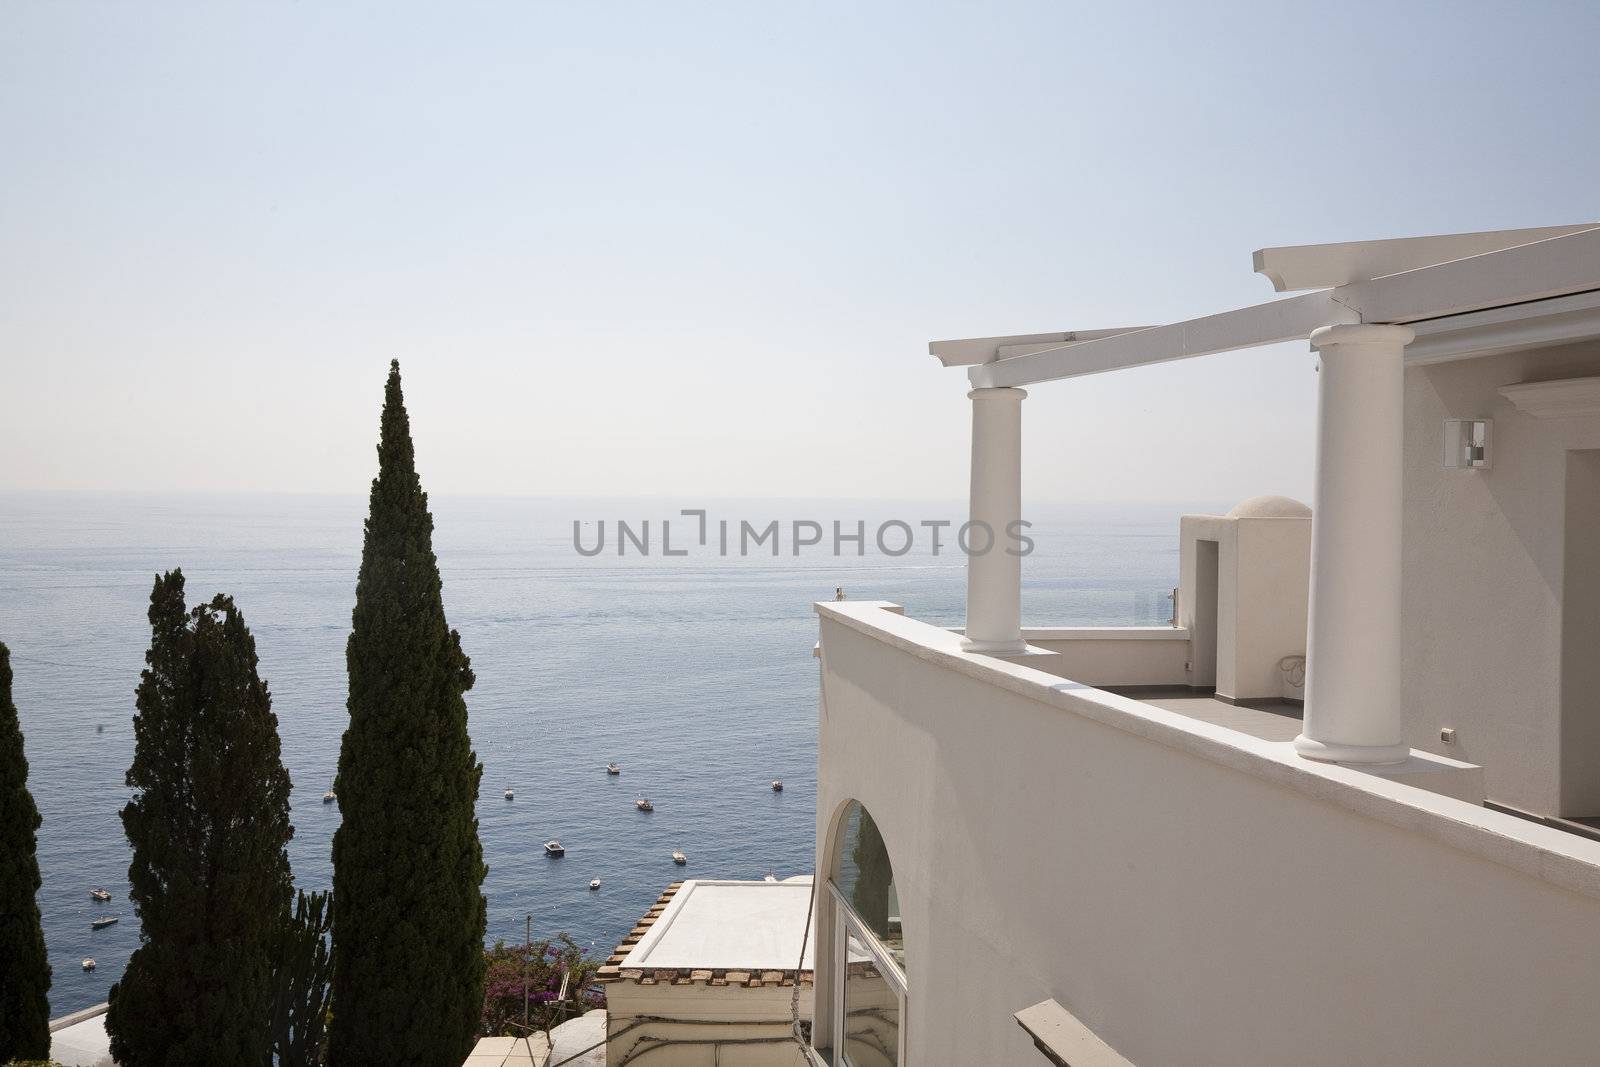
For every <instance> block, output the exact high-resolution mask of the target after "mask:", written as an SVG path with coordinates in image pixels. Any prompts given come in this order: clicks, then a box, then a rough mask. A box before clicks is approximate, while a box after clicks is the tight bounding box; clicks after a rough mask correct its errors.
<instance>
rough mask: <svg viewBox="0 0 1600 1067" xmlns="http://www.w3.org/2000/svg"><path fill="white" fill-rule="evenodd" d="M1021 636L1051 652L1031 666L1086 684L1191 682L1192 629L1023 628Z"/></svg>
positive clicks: (1121, 684) (1160, 627)
mask: <svg viewBox="0 0 1600 1067" xmlns="http://www.w3.org/2000/svg"><path fill="white" fill-rule="evenodd" d="M1022 637H1023V639H1024V640H1025V641H1027V642H1028V645H1029V647H1031V648H1035V649H1043V650H1044V651H1046V652H1050V653H1053V655H1052V656H1040V657H1037V659H1033V660H1030V661H1029V666H1032V667H1036V668H1037V669H1039V670H1042V671H1048V672H1049V673H1051V674H1056V675H1060V676H1061V677H1063V678H1071V679H1073V680H1074V681H1079V682H1084V683H1086V684H1088V685H1110V686H1134V685H1147V686H1181V685H1185V684H1187V681H1188V675H1187V673H1186V672H1185V667H1186V665H1187V663H1188V660H1189V631H1188V630H1185V629H1182V628H1181V627H1176V626H1138V627H1124V628H1094V629H1090V628H1083V629H1074V628H1070V627H1050V628H1045V627H1036V628H1032V629H1029V628H1026V627H1024V628H1023V631H1022Z"/></svg>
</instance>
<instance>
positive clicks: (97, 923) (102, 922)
mask: <svg viewBox="0 0 1600 1067" xmlns="http://www.w3.org/2000/svg"><path fill="white" fill-rule="evenodd" d="M116 921H117V917H116V916H115V915H107V916H105V917H104V918H100V919H96V920H94V921H93V922H91V923H90V924H89V929H91V930H99V929H102V928H103V927H107V926H110V925H111V924H112V923H114V922H116Z"/></svg>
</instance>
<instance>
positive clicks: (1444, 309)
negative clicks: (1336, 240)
mask: <svg viewBox="0 0 1600 1067" xmlns="http://www.w3.org/2000/svg"><path fill="white" fill-rule="evenodd" d="M1592 289H1600V228H1591V229H1586V230H1579V231H1577V232H1576V233H1570V234H1566V235H1564V236H1561V237H1552V238H1550V239H1549V240H1547V241H1539V242H1537V243H1535V244H1528V245H1518V246H1517V247H1515V248H1506V249H1502V250H1501V251H1498V252H1486V253H1484V254H1483V255H1481V256H1473V257H1472V258H1471V259H1460V260H1456V261H1455V262H1453V263H1440V264H1438V265H1437V266H1433V267H1422V268H1420V269H1418V270H1413V271H1407V272H1406V273H1404V274H1395V275H1392V276H1390V277H1387V278H1378V279H1374V280H1373V281H1367V282H1355V283H1353V284H1351V285H1346V286H1341V287H1340V288H1339V289H1336V290H1334V293H1335V294H1336V295H1337V296H1338V298H1339V300H1340V301H1341V302H1343V303H1344V304H1347V305H1348V306H1350V307H1351V308H1353V309H1354V310H1355V311H1357V312H1358V313H1359V314H1360V315H1361V321H1363V322H1387V323H1410V322H1419V321H1421V320H1423V319H1436V318H1439V317H1441V316H1444V315H1462V314H1465V313H1467V312H1471V311H1482V310H1483V309H1485V308H1492V307H1503V306H1505V305H1508V304H1523V303H1527V302H1528V301H1530V300H1545V299H1548V298H1550V297H1553V296H1566V295H1568V294H1570V293H1583V292H1588V291H1590V290H1592Z"/></svg>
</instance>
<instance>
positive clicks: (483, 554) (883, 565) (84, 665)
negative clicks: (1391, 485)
mask: <svg viewBox="0 0 1600 1067" xmlns="http://www.w3.org/2000/svg"><path fill="white" fill-rule="evenodd" d="M686 506H704V507H709V508H710V511H711V514H710V518H711V520H712V522H713V524H714V523H715V522H716V520H717V519H718V518H728V519H731V520H733V521H734V524H735V525H734V528H735V530H736V529H737V520H739V519H740V518H746V519H749V520H751V521H752V522H755V523H757V525H765V523H766V522H767V521H768V520H770V519H773V518H778V519H783V520H785V521H787V520H790V519H794V518H802V517H803V518H814V519H817V520H819V521H828V520H831V519H833V518H843V519H846V520H850V523H849V526H847V529H848V528H853V522H854V520H855V519H857V518H863V519H866V520H867V521H868V524H869V525H868V530H869V531H871V530H872V529H873V528H874V527H875V526H876V524H877V523H878V522H879V521H881V520H882V519H883V518H887V517H894V518H903V519H905V520H907V521H910V522H912V523H913V524H915V523H916V522H917V521H918V520H920V519H934V518H941V517H946V516H948V515H951V514H955V513H956V508H955V507H954V506H951V505H944V506H915V505H906V506H902V507H899V508H896V509H895V510H893V511H892V512H890V511H888V510H886V509H885V508H884V507H882V506H880V507H878V508H877V509H876V510H875V511H873V512H867V511H864V510H863V509H862V507H861V506H859V505H850V504H822V503H814V502H775V501H731V502H730V501H724V502H720V503H711V504H705V503H702V502H699V501H693V502H680V501H670V502H664V501H630V502H615V501H613V502H601V501H564V502H563V501H534V500H516V499H451V498H437V499H435V500H434V501H433V510H434V517H435V522H436V527H437V532H436V538H435V549H436V551H437V553H438V556H439V562H440V567H441V569H442V571H443V574H444V582H445V586H444V590H445V608H446V611H447V613H448V615H449V618H450V622H451V624H452V625H453V626H455V627H456V628H457V629H459V630H460V631H461V635H462V643H463V645H464V646H465V648H466V650H467V653H468V654H469V655H470V656H471V657H472V665H473V669H474V670H475V672H476V674H477V679H478V680H477V685H476V687H475V688H474V689H473V690H472V691H471V692H470V693H468V694H467V702H468V706H469V708H470V712H471V731H472V740H473V743H474V745H475V747H476V749H477V752H478V756H479V758H480V759H481V760H482V761H483V764H484V778H483V788H482V796H481V798H480V800H479V804H478V811H479V820H480V833H481V836H482V840H483V849H484V856H485V859H486V860H487V862H488V865H489V875H488V879H487V880H486V882H485V884H484V892H485V894H486V895H487V897H488V900H489V930H488V937H489V940H490V941H493V940H496V939H499V938H504V939H506V940H507V941H519V940H521V938H522V932H523V922H524V916H525V915H529V914H531V915H532V916H533V928H534V934H535V936H536V937H537V936H543V935H548V934H551V933H554V932H557V931H566V932H568V933H570V934H571V935H572V936H573V937H574V938H576V939H577V940H578V941H579V942H580V943H581V944H583V945H585V946H588V945H591V944H592V945H593V946H594V948H595V950H596V951H597V952H599V953H600V954H602V955H604V954H606V953H607V952H609V950H610V948H611V946H613V945H614V944H615V943H616V941H617V940H618V939H619V938H620V937H622V936H623V935H624V934H625V933H626V932H627V930H628V929H629V927H631V926H632V925H633V923H634V921H635V920H636V919H637V918H638V917H639V915H640V914H641V913H642V912H643V911H644V910H645V909H646V908H647V907H648V906H649V905H650V903H651V902H652V901H653V900H654V899H655V898H656V896H657V895H658V894H659V893H660V892H661V890H662V888H663V887H664V886H665V885H666V884H667V883H668V882H671V881H673V880H674V879H677V878H680V877H685V876H690V877H693V876H699V877H722V878H759V877H761V876H762V875H763V874H765V873H767V872H769V871H771V872H774V873H776V874H777V875H779V876H780V877H785V876H788V875H792V874H798V873H807V872H809V871H810V870H811V867H812V864H813V812H814V804H815V791H816V684H817V683H816V665H815V661H814V660H813V659H812V658H811V647H812V644H813V642H814V641H815V640H816V618H815V615H814V614H813V612H812V610H811V603H812V602H813V601H816V600H827V599H832V596H833V590H834V587H835V586H839V585H842V586H844V587H845V589H846V590H847V592H848V594H849V596H850V597H851V598H852V599H888V600H895V601H898V602H900V603H902V604H904V605H906V607H907V610H908V612H909V613H910V614H912V615H914V616H915V617H917V618H920V619H924V620H927V621H930V622H935V623H939V624H942V625H959V624H960V622H961V612H962V598H963V594H964V581H965V572H964V569H963V566H962V561H961V559H960V557H959V556H957V555H954V554H952V553H950V552H949V551H948V549H946V551H945V553H944V554H942V555H940V556H938V557H934V556H933V555H932V554H931V553H930V552H929V551H928V546H927V542H926V538H923V539H921V541H920V542H919V544H918V545H917V547H916V548H915V549H913V551H911V552H910V553H908V554H907V555H904V556H900V557H888V556H885V555H882V554H880V553H879V552H878V551H877V550H876V549H875V548H874V547H873V546H872V544H871V535H870V532H869V538H868V546H867V550H866V555H864V556H861V557H857V556H855V555H846V556H844V557H842V558H835V557H833V556H832V555H831V552H825V551H820V550H818V549H807V550H806V551H805V552H804V553H803V554H802V555H801V556H800V557H799V558H795V557H793V556H792V555H791V554H790V549H789V541H788V534H787V528H786V531H785V533H784V538H785V540H784V544H783V554H782V555H781V556H779V557H778V558H776V559H775V558H772V557H771V556H769V555H765V554H762V555H759V556H751V557H747V558H739V557H737V556H732V557H728V558H723V557H720V556H718V555H717V554H715V547H716V534H715V525H713V527H712V530H713V532H712V535H711V537H710V538H709V539H708V540H709V541H710V545H709V546H708V547H707V548H700V547H698V546H697V545H695V544H693V543H692V542H693V539H692V538H689V537H688V536H687V534H688V533H689V532H690V530H691V528H692V525H693V524H692V522H691V520H685V519H681V518H680V519H677V520H676V521H675V522H674V528H673V541H674V547H678V546H681V545H688V546H689V547H690V548H691V553H690V555H688V556H686V557H673V558H664V557H662V556H660V555H659V554H656V555H652V556H650V557H648V558H638V557H637V556H635V555H632V554H630V555H629V556H627V557H624V558H618V557H617V555H616V553H615V545H614V525H613V524H614V522H615V520H616V519H617V518H627V519H629V520H640V519H647V518H648V519H651V520H653V521H652V526H653V527H654V528H655V530H656V538H657V540H656V542H655V543H654V544H653V545H652V547H653V548H655V549H657V552H658V553H659V536H660V534H659V529H660V527H659V520H660V519H661V518H663V517H668V518H671V517H675V516H676V515H677V511H678V509H679V508H680V507H686ZM1182 510H1185V509H1183V508H1180V507H1178V506H1173V507H1168V508H1163V507H1142V508H1139V509H1117V510H1111V511H1107V510H1100V511H1097V512H1093V513H1088V512H1082V513H1075V514H1063V515H1060V516H1055V517H1050V518H1046V519H1040V518H1039V517H1038V516H1035V517H1034V519H1035V522H1036V528H1035V531H1034V533H1035V536H1036V540H1037V548H1036V550H1035V553H1034V554H1033V556H1032V557H1030V558H1029V559H1028V560H1027V561H1026V563H1025V565H1024V566H1025V573H1026V581H1027V589H1026V592H1025V597H1024V615H1025V617H1026V618H1027V620H1028V621H1030V622H1035V623H1040V624H1044V623H1053V624H1059V625H1094V624H1106V625H1129V624H1140V623H1154V622H1160V621H1165V619H1166V618H1167V617H1168V613H1169V611H1170V606H1169V604H1168V602H1167V601H1166V600H1165V599H1164V594H1165V592H1166V590H1168V589H1170V588H1171V587H1172V586H1173V585H1175V584H1176V583H1177V548H1176V546H1177V523H1176V519H1177V515H1178V514H1179V513H1180V512H1181V511H1182ZM364 515H365V500H364V498H357V497H350V498H342V497H325V496H324V497H294V496H265V495H262V496H181V497H179V496H172V497H166V496H120V495H109V494H11V495H0V640H3V641H5V642H6V643H7V644H8V645H10V647H11V649H12V661H13V667H14V670H15V673H16V683H15V691H14V695H15V698H16V702H17V705H18V708H19V710H20V712H21V716H22V725H23V730H24V732H25V735H26V742H27V754H28V760H29V764H30V779H29V784H30V785H31V787H32V790H33V795H34V798H35V800H36V801H37V802H38V805H39V808H40V811H41V813H42V814H43V816H44V826H43V828H42V829H41V831H40V838H39V859H40V865H41V867H42V870H43V875H44V886H43V889H42V890H41V893H40V897H39V904H40V908H41V910H42V912H43V915H44V927H45V936H46V939H47V941H48V943H49V949H50V958H51V963H52V965H53V967H54V969H55V974H54V985H53V988H52V990H51V997H50V999H51V1011H52V1014H53V1015H57V1016H59V1015H62V1014H65V1013H66V1012H69V1011H74V1010H76V1009H79V1008H83V1007H87V1006H89V1005H91V1004H95V1003H98V1002H100V1001H102V1000H104V999H105V997H106V993H107V990H108V989H109V988H110V986H111V984H112V983H113V982H115V981H116V980H117V978H118V977H119V976H120V975H121V973H122V970H123V967H124V966H125V965H126V963H127V960H128V956H129V955H130V954H131V953H132V951H133V949H134V948H135V947H136V946H137V943H138V924H137V922H136V920H135V917H134V915H133V910H132V906H131V904H130V903H129V901H128V899H127V892H128V884H127V867H128V861H129V852H128V846H127V842H126V840H125V838H124V837H123V833H122V826H121V822H120V820H119V818H118V814H117V813H118V811H119V810H120V809H121V807H122V805H123V804H124V803H126V801H127V799H128V795H129V790H128V789H127V787H126V786H125V785H124V784H123V775H124V773H125V771H126V769H127V766H128V763H129V761H130V759H131V757H132V750H133V732H132V725H131V717H132V714H133V690H134V686H135V685H136V684H137V682H138V677H139V671H140V670H141V668H142V666H143V655H144V649H145V647H146V645H147V644H148V641H149V630H148V625H147V623H146V620H145V611H146V608H147V604H148V598H149V593H150V586H151V582H152V579H153V576H154V574H155V572H156V571H158V570H164V569H168V568H172V567H176V566H181V567H182V568H183V571H184V574H185V576H186V577H187V579H188V592H189V599H190V602H191V603H195V602H199V601H201V600H203V599H209V598H210V596H211V595H212V594H213V593H214V592H219V591H220V592H227V593H231V594H232V595H233V596H234V597H235V599H236V600H237V601H238V603H239V605H240V607H241V609H242V610H243V611H244V613H245V617H246V619H247V621H248V622H249V624H250V627H251V630H252V631H253V633H254V634H255V638H256V645H257V650H258V652H259V654H260V657H261V672H262V674H263V676H264V677H265V678H266V679H267V680H268V682H269V684H270V686H271V689H272V694H273V706H274V710H275V711H276V712H277V715H278V722H279V730H280V732H281V734H282V738H283V758H284V762H285V764H286V766H287V767H288V770H289V773H290V775H291V777H292V778H293V780H294V786H295V788H294V797H293V819H294V825H295V837H294V841H293V842H292V844H291V846H290V850H289V851H290V857H291V859H292V861H293V864H294V872H295V877H296V880H297V881H298V882H299V884H300V885H301V886H303V887H307V888H316V889H323V888H327V887H328V886H329V885H330V884H331V881H332V865H331V863H330V859H329V846H330V842H331V840H332V835H333V830H334V827H335V826H336V825H337V824H338V821H339V810H338V807H337V806H336V805H326V806H325V805H324V804H323V803H322V800H321V798H322V793H323V791H324V790H325V789H327V788H328V786H329V784H330V782H331V781H332V778H333V774H334V771H335V769H336V766H337V762H338V754H339V740H340V735H341V733H342V732H343V730H344V726H345V720H346V714H345V706H344V705H345V687H346V679H345V668H344V647H345V638H346V636H347V634H348V632H349V627H350V610H351V607H352V604H353V600H354V594H355V579H356V570H357V566H358V562H359V558H360V551H361V524H362V519H363V518H364ZM574 519H580V520H586V521H590V522H593V521H596V520H600V519H605V520H607V526H608V531H607V532H608V537H610V538H611V539H612V541H611V544H610V545H609V546H608V550H607V552H606V553H604V554H603V555H601V556H598V557H595V558H584V557H581V556H579V555H578V554H577V553H576V552H575V551H574V549H573V544H572V522H573V520H574ZM593 530H594V527H588V528H586V532H585V535H584V536H585V538H586V539H587V538H592V537H593V536H594V535H593V532H592V531H593ZM586 543H590V542H588V541H586ZM890 544H891V547H898V546H897V542H896V541H895V540H891V542H890ZM847 547H848V551H851V552H853V551H854V547H853V546H847ZM630 550H631V546H630ZM611 760H615V761H617V762H618V763H620V764H622V768H623V773H622V775H621V776H620V777H611V776H608V775H607V774H606V773H605V771H604V767H605V764H606V763H607V762H608V761H611ZM774 778H781V779H782V780H783V783H784V791H783V792H782V793H776V794H775V793H773V792H772V791H771V788H770V783H771V781H772V779H774ZM507 786H510V787H511V788H513V789H514V790H515V791H516V799H515V800H513V801H506V800H504V799H503V798H502V796H501V794H502V791H503V790H504V789H505V788H506V787H507ZM641 793H644V794H647V795H649V796H650V797H651V799H652V800H653V801H654V802H655V805H656V810H655V812H654V813H653V814H648V815H647V814H642V813H639V812H637V811H635V810H634V807H633V801H634V798H635V797H636V796H638V795H639V794H641ZM551 837H559V838H560V839H561V840H562V841H563V842H564V843H565V845H566V847H567V854H566V856H565V857H564V858H561V859H550V858H547V857H546V856H544V855H543V853H542V851H541V845H542V843H543V842H544V841H545V840H547V839H549V838H551ZM675 848H681V849H683V851H684V852H686V853H687V854H688V857H689V865H688V867H687V868H678V867H675V866H674V865H673V863H672V861H671V858H670V856H671V852H672V850H673V849H675ZM591 878H600V879H602V880H603V883H604V885H603V887H602V888H601V889H600V890H599V891H597V892H591V891H590V890H589V888H588V885H589V880H590V879H591ZM95 886H104V887H106V888H107V889H109V890H110V891H111V892H112V894H113V899H112V902H111V903H109V904H96V903H94V902H93V901H91V900H90V899H89V895H88V893H89V890H90V889H91V888H92V887H95ZM99 915H118V916H120V917H121V922H120V923H118V924H117V925H115V926H111V927H108V928H106V929H103V930H91V929H90V926H89V923H90V920H91V919H93V918H95V917H97V916H99ZM85 956H92V957H94V958H95V960H96V961H97V962H98V964H99V967H98V969H97V970H95V971H94V972H93V973H88V974H86V973H84V972H83V971H82V970H80V962H81V960H82V959H83V957H85Z"/></svg>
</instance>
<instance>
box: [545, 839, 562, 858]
mask: <svg viewBox="0 0 1600 1067" xmlns="http://www.w3.org/2000/svg"><path fill="white" fill-rule="evenodd" d="M544 854H545V855H546V856H565V855H566V854H567V850H566V847H565V846H564V845H562V844H561V842H560V841H546V842H545V843H544Z"/></svg>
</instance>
